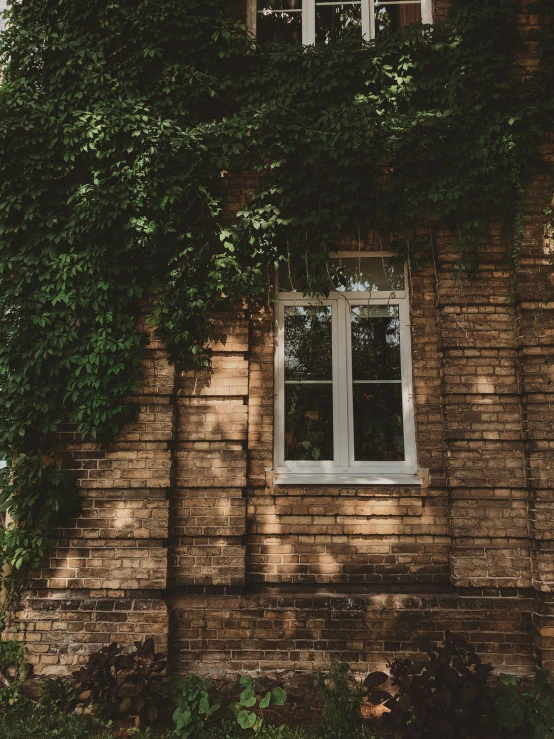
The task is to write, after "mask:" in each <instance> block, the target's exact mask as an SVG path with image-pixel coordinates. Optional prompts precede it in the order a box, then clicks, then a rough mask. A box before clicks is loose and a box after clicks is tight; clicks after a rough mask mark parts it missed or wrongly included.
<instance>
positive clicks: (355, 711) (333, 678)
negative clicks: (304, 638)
mask: <svg viewBox="0 0 554 739" xmlns="http://www.w3.org/2000/svg"><path fill="white" fill-rule="evenodd" d="M315 684H316V686H317V687H318V689H319V692H320V695H321V702H322V707H323V724H322V727H321V731H322V732H323V733H324V735H325V736H329V737H333V738H334V737H337V739H341V737H344V739H346V738H347V737H349V736H351V735H352V734H353V733H355V732H356V731H358V730H359V729H360V727H361V724H362V714H361V704H362V698H363V696H364V694H365V693H366V690H365V689H364V686H363V685H361V684H360V683H359V682H358V681H357V680H356V677H355V676H354V674H353V673H352V670H351V668H350V665H349V664H347V663H346V662H341V661H340V660H338V659H335V660H333V661H332V662H331V664H330V666H329V670H328V672H326V673H322V672H316V673H315Z"/></svg>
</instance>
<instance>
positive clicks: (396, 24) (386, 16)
mask: <svg viewBox="0 0 554 739" xmlns="http://www.w3.org/2000/svg"><path fill="white" fill-rule="evenodd" d="M420 20H421V3H420V2H415V3H414V2H412V3H396V2H390V1H389V2H385V3H379V2H378V0H375V33H376V35H379V33H383V32H384V31H395V30H396V29H398V28H401V27H402V26H409V25H410V23H416V22H417V21H420Z"/></svg>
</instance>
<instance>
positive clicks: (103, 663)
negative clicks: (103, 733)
mask: <svg viewBox="0 0 554 739" xmlns="http://www.w3.org/2000/svg"><path fill="white" fill-rule="evenodd" d="M166 665H167V660H166V655H164V654H161V653H160V652H156V649H155V644H154V640H153V639H146V641H144V642H139V641H137V642H135V649H134V651H133V652H131V653H124V652H123V647H122V646H121V645H119V644H116V643H115V642H112V643H111V644H110V645H108V646H107V647H103V648H102V649H101V650H100V651H99V652H95V653H94V654H91V656H90V657H89V660H88V662H87V664H86V665H85V666H84V667H82V668H81V669H80V670H78V671H77V672H74V673H73V678H74V680H75V686H76V690H77V693H78V695H79V696H80V697H82V698H83V702H84V704H85V705H89V704H91V703H92V704H93V705H95V706H99V707H100V708H101V709H102V711H104V712H106V713H107V714H108V715H110V716H117V715H120V714H122V715H126V714H127V715H130V716H132V717H134V718H135V723H136V725H137V726H141V725H143V724H144V723H148V722H150V723H151V722H153V721H155V720H156V718H157V716H158V710H159V708H160V707H161V706H163V703H164V693H163V691H162V688H163V672H164V670H165V667H166Z"/></svg>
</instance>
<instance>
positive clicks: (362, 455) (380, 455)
mask: <svg viewBox="0 0 554 739" xmlns="http://www.w3.org/2000/svg"><path fill="white" fill-rule="evenodd" d="M352 396H353V406H354V459H355V460H356V461H357V462H389V461H403V460H404V435H403V426H402V386H401V385H400V384H387V385H385V384H380V383H367V384H363V383H359V384H357V383H354V386H353V393H352Z"/></svg>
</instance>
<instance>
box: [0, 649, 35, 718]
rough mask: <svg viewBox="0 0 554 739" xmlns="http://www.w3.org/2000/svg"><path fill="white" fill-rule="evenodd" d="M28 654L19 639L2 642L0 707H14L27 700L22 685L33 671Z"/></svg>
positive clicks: (0, 656)
mask: <svg viewBox="0 0 554 739" xmlns="http://www.w3.org/2000/svg"><path fill="white" fill-rule="evenodd" d="M26 654H27V650H26V649H25V647H24V646H23V644H20V643H19V642H17V641H13V640H9V641H5V642H0V707H10V708H12V707H13V706H16V705H17V704H18V703H21V702H23V701H24V700H25V699H24V696H23V693H22V692H21V686H22V685H23V683H24V682H25V680H26V679H27V677H28V675H29V673H30V672H31V666H30V665H29V664H28V663H27V662H26V661H25V656H26Z"/></svg>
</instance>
